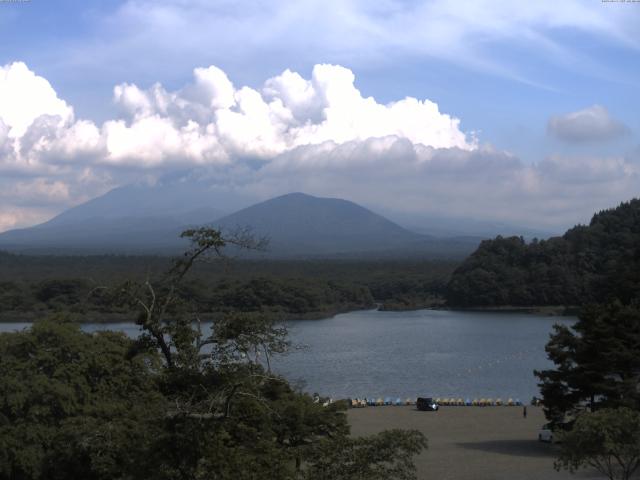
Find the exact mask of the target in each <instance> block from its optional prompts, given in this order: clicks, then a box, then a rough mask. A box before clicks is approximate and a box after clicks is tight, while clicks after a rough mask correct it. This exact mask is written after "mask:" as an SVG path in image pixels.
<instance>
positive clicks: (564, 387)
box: [535, 302, 640, 423]
mask: <svg viewBox="0 0 640 480" xmlns="http://www.w3.org/2000/svg"><path fill="white" fill-rule="evenodd" d="M546 351H547V354H548V356H549V359H550V360H552V361H553V362H554V363H555V365H556V368H555V369H550V370H543V371H538V372H535V374H536V375H537V376H538V378H539V379H540V380H541V383H540V389H541V393H542V396H543V403H544V406H545V414H546V415H547V418H548V419H549V420H550V421H552V422H555V423H557V422H561V421H563V420H564V419H565V418H566V417H568V416H572V415H575V414H577V413H578V412H580V411H581V410H584V409H585V408H587V407H588V408H589V409H590V410H592V411H593V410H595V409H596V408H602V407H618V406H627V407H631V408H640V390H639V389H638V386H639V385H640V308H639V306H638V305H637V304H631V305H623V304H621V303H620V302H612V303H609V304H607V305H593V306H590V307H585V308H584V309H583V311H582V312H581V314H580V317H579V319H578V322H576V324H575V325H573V327H571V328H568V327H566V326H561V325H556V326H555V333H554V334H553V335H551V339H550V341H549V343H548V344H547V346H546Z"/></svg>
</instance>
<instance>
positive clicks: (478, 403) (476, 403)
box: [435, 398, 522, 407]
mask: <svg viewBox="0 0 640 480" xmlns="http://www.w3.org/2000/svg"><path fill="white" fill-rule="evenodd" d="M435 403H437V404H438V405H440V406H449V407H500V406H503V405H504V406H508V407H515V406H521V405H522V402H521V401H520V400H519V399H517V398H516V399H515V400H514V399H513V398H509V399H508V400H505V401H503V400H502V399H501V398H496V399H495V400H494V399H492V398H479V399H478V398H474V399H473V400H471V399H469V398H467V399H465V400H463V399H462V398H436V399H435Z"/></svg>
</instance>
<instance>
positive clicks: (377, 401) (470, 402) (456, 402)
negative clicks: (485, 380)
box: [349, 397, 522, 408]
mask: <svg viewBox="0 0 640 480" xmlns="http://www.w3.org/2000/svg"><path fill="white" fill-rule="evenodd" d="M434 403H436V404H437V405H439V406H447V407H500V406H507V407H515V406H522V402H521V401H520V400H519V399H517V398H516V399H515V400H514V399H513V398H509V399H507V400H506V401H503V400H502V399H501V398H496V399H495V400H494V399H492V398H480V399H478V398H474V399H469V398H467V399H464V400H463V399H462V398H436V399H435V400H434ZM349 404H350V405H351V407H352V408H362V407H382V406H385V405H394V406H400V405H415V404H416V401H415V400H412V399H410V398H407V399H406V400H402V399H401V398H399V397H398V398H395V399H393V398H391V397H386V398H384V399H383V398H382V397H378V398H375V397H364V398H351V399H349Z"/></svg>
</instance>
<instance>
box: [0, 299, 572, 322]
mask: <svg viewBox="0 0 640 480" xmlns="http://www.w3.org/2000/svg"><path fill="white" fill-rule="evenodd" d="M420 310H436V311H451V312H479V313H497V314H501V313H524V314H531V315H543V316H549V317H556V316H557V317H571V316H576V315H577V314H578V312H579V307H575V306H570V307H565V306H560V305H556V306H531V307H517V306H511V305H503V306H498V307H448V306H443V305H438V306H435V305H432V306H417V307H415V308H413V307H408V308H389V307H388V306H387V307H385V305H384V304H383V303H376V304H374V305H371V306H369V307H364V308H362V307H361V306H357V307H355V306H352V307H348V306H347V307H345V308H334V309H329V310H321V311H311V312H305V313H301V314H296V313H291V312H263V313H264V314H265V315H281V316H282V318H281V321H283V322H290V321H307V320H308V321H314V320H327V319H330V318H334V317H335V316H337V315H341V314H344V313H352V312H366V311H380V312H416V311H420ZM224 313H227V312H207V313H204V314H203V315H209V316H213V315H220V314H224ZM59 314H62V315H68V316H69V317H70V321H71V322H73V323H95V324H106V323H135V320H133V319H132V318H133V317H135V314H134V313H131V314H125V313H100V312H87V313H78V312H24V313H23V312H3V313H2V314H0V324H6V323H34V322H37V321H38V320H42V319H45V318H51V317H54V316H55V315H59ZM74 317H75V318H78V319H77V320H76V319H75V318H74Z"/></svg>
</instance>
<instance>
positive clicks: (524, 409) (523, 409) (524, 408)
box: [522, 405, 527, 418]
mask: <svg viewBox="0 0 640 480" xmlns="http://www.w3.org/2000/svg"><path fill="white" fill-rule="evenodd" d="M522 418H527V406H526V405H524V406H523V407H522Z"/></svg>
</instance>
